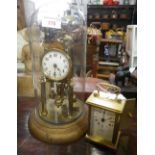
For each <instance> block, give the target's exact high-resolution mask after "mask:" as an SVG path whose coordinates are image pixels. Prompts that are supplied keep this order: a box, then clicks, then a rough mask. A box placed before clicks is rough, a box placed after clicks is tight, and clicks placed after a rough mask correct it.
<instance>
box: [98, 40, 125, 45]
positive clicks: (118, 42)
mask: <svg viewBox="0 0 155 155" xmlns="http://www.w3.org/2000/svg"><path fill="white" fill-rule="evenodd" d="M101 42H105V43H113V44H122V43H123V41H122V40H116V39H101Z"/></svg>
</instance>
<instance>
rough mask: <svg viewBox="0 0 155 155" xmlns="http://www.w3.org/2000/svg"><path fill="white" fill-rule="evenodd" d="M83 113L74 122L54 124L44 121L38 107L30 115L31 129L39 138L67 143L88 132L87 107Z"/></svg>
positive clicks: (53, 142) (51, 141) (52, 142)
mask: <svg viewBox="0 0 155 155" xmlns="http://www.w3.org/2000/svg"><path fill="white" fill-rule="evenodd" d="M84 108H85V111H84V112H83V114H82V115H81V116H80V117H79V118H78V119H77V120H75V121H74V122H71V123H67V124H64V125H54V124H51V123H48V122H46V121H43V120H42V119H41V118H40V116H39V114H38V112H37V111H36V109H37V108H36V109H34V110H33V111H32V112H31V114H30V117H29V122H28V123H29V129H30V132H31V134H32V135H33V136H34V137H36V138H37V139H39V140H41V141H44V142H47V143H51V144H65V143H71V142H73V141H76V140H78V139H79V138H80V137H81V136H83V135H84V134H85V133H86V130H87V126H88V125H87V122H88V113H87V109H86V107H84Z"/></svg>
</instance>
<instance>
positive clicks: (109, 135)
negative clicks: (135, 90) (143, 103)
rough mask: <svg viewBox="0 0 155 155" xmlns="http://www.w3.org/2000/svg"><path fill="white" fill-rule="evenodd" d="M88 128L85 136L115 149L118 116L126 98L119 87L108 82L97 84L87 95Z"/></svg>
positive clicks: (118, 131)
mask: <svg viewBox="0 0 155 155" xmlns="http://www.w3.org/2000/svg"><path fill="white" fill-rule="evenodd" d="M86 103H87V104H88V106H89V129H88V132H87V135H86V138H87V139H89V140H90V141H93V142H95V143H98V144H101V145H103V146H106V147H108V148H110V149H114V150H115V149H116V148H117V146H118V142H119V138H120V134H121V132H120V130H119V126H120V116H121V114H122V112H123V110H124V107H125V103H126V99H125V97H124V96H123V95H122V94H120V88H119V87H117V86H114V85H111V84H109V83H99V84H97V90H94V92H93V93H92V94H91V95H90V96H89V98H88V99H87V101H86Z"/></svg>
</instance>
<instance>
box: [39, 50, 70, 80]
mask: <svg viewBox="0 0 155 155" xmlns="http://www.w3.org/2000/svg"><path fill="white" fill-rule="evenodd" d="M49 52H58V53H61V54H63V55H64V56H65V57H66V59H67V61H68V64H69V67H68V72H67V74H66V75H65V76H63V77H62V78H53V77H51V76H49V75H46V74H45V71H44V69H43V58H44V57H45V55H46V54H48V53H49ZM41 67H42V73H43V74H44V75H45V77H46V78H47V79H49V80H52V81H64V80H65V79H67V77H69V75H70V73H71V68H72V61H71V58H70V56H69V55H68V54H67V53H66V52H65V51H64V50H62V49H58V48H51V49H49V50H46V51H45V52H44V54H43V56H42V60H41Z"/></svg>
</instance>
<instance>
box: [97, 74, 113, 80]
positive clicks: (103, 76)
mask: <svg viewBox="0 0 155 155" xmlns="http://www.w3.org/2000/svg"><path fill="white" fill-rule="evenodd" d="M109 76H110V74H97V77H98V78H106V79H108V78H109Z"/></svg>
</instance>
